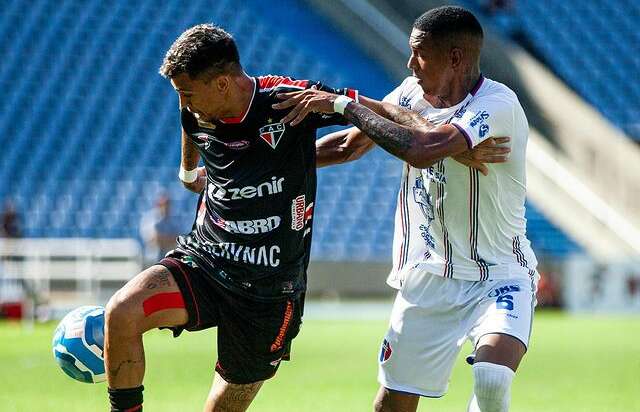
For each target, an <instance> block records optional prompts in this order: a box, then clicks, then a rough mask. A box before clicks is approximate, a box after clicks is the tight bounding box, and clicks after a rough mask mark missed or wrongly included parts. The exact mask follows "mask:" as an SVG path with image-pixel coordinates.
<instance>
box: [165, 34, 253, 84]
mask: <svg viewBox="0 0 640 412" xmlns="http://www.w3.org/2000/svg"><path fill="white" fill-rule="evenodd" d="M241 70H242V66H241V65H240V55H239V54H238V48H237V47H236V42H235V41H234V40H233V37H232V36H231V34H229V33H227V32H226V31H224V30H223V29H222V28H220V27H217V26H214V25H213V24H198V25H197V26H193V27H191V28H190V29H188V30H187V31H185V32H184V33H182V34H181V35H180V37H178V39H177V40H176V41H175V42H173V44H172V45H171V47H170V48H169V50H168V51H167V54H166V55H165V56H164V61H163V62H162V66H160V70H159V72H160V74H161V75H162V76H164V77H166V78H172V77H175V76H177V75H179V74H182V73H186V74H188V75H189V77H191V78H192V79H194V78H196V77H197V76H200V75H202V74H206V75H207V76H211V77H213V76H216V75H218V74H222V73H234V72H238V71H241Z"/></svg>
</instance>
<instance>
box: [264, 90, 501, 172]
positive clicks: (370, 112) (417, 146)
mask: <svg viewBox="0 0 640 412" xmlns="http://www.w3.org/2000/svg"><path fill="white" fill-rule="evenodd" d="M281 97H282V98H283V99H287V100H286V101H284V102H282V103H280V104H278V105H275V106H274V107H276V108H287V107H291V106H296V107H294V109H293V110H291V111H290V112H289V114H287V116H285V117H284V118H283V119H282V122H288V121H291V124H297V123H299V122H300V121H301V120H302V119H303V118H304V117H305V116H306V115H307V114H308V113H311V112H322V113H332V112H333V111H334V108H333V103H334V101H335V99H336V97H337V96H336V95H332V94H329V93H325V92H321V91H315V90H307V91H305V92H298V93H286V94H283V95H282V96H281ZM360 101H361V103H356V102H350V103H348V104H347V106H346V107H345V109H344V114H343V115H344V117H345V118H346V119H347V120H349V121H350V122H351V123H353V125H354V126H356V127H357V128H358V129H360V130H362V131H363V132H364V133H366V135H367V136H369V137H370V139H371V140H373V141H374V142H375V143H377V144H378V145H379V146H381V147H382V148H383V149H385V150H386V151H388V152H389V153H391V154H392V155H394V156H396V157H398V158H400V159H402V160H404V161H405V162H407V163H409V164H410V165H412V166H414V167H418V168H425V167H429V166H431V165H432V164H434V163H435V162H437V161H439V160H441V159H444V158H446V157H449V156H453V157H454V158H456V160H458V161H461V160H459V159H466V160H467V161H466V162H465V161H461V163H463V164H465V165H467V166H470V167H475V168H477V169H480V171H482V173H484V174H486V173H487V172H488V169H487V168H486V166H484V165H483V166H479V163H480V162H477V163H474V162H472V161H469V159H472V160H477V159H476V157H477V156H474V155H472V154H468V153H467V154H466V157H465V156H464V154H465V153H466V152H469V151H470V142H468V141H467V139H466V137H465V136H464V135H463V134H462V132H461V131H460V130H459V129H458V128H457V127H456V126H453V125H450V124H445V125H440V126H435V125H433V124H432V123H430V122H429V121H428V120H426V119H424V118H423V117H422V116H420V115H419V114H418V113H416V112H412V111H410V110H407V109H404V108H401V107H399V106H395V105H392V104H389V103H385V102H378V101H376V100H373V99H368V98H366V97H361V98H360ZM367 106H369V107H367ZM383 116H385V117H388V118H389V119H392V120H393V121H392V120H388V119H387V118H385V117H383ZM398 123H402V124H398ZM405 125H406V126H405ZM502 140H503V141H502V142H501V143H504V139H502ZM488 145H492V146H495V145H496V142H495V141H490V143H488ZM485 150H486V148H485ZM508 152H509V149H508V148H502V147H492V148H490V153H489V154H490V155H491V157H490V158H489V160H483V161H488V162H493V163H500V162H504V161H506V159H507V156H506V155H508ZM459 155H462V156H461V157H458V156H459ZM477 165H478V166H477Z"/></svg>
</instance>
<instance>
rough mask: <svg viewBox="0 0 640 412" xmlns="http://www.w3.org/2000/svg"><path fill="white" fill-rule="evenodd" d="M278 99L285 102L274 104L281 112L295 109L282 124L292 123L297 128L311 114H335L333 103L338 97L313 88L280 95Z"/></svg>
mask: <svg viewBox="0 0 640 412" xmlns="http://www.w3.org/2000/svg"><path fill="white" fill-rule="evenodd" d="M276 97H277V98H278V99H282V100H284V101H283V102H280V103H276V104H274V105H273V106H272V107H273V108H274V109H278V110H281V109H287V108H289V107H293V109H292V110H291V111H290V112H289V113H288V114H287V115H286V116H285V117H283V118H282V120H280V122H281V123H289V122H291V126H295V125H297V124H298V123H300V122H301V121H302V120H303V119H304V118H305V117H307V115H308V114H309V113H333V112H334V110H333V102H334V101H335V100H336V97H338V96H337V95H335V94H332V93H327V92H323V91H322V90H317V89H314V88H311V89H307V90H300V91H297V92H289V93H278V94H277V95H276ZM294 106H295V107H294Z"/></svg>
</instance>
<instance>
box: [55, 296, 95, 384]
mask: <svg viewBox="0 0 640 412" xmlns="http://www.w3.org/2000/svg"><path fill="white" fill-rule="evenodd" d="M53 356H54V358H55V360H56V362H57V363H58V365H59V366H60V367H61V368H62V370H63V371H64V373H66V374H67V375H69V376H71V377H72V378H73V379H75V380H78V381H80V382H85V383H97V382H103V381H105V380H106V375H105V373H104V308H103V307H102V306H82V307H79V308H77V309H75V310H73V311H71V312H69V313H68V314H67V316H65V317H64V318H63V319H62V320H61V321H60V324H59V325H58V327H57V328H56V331H55V333H54V335H53Z"/></svg>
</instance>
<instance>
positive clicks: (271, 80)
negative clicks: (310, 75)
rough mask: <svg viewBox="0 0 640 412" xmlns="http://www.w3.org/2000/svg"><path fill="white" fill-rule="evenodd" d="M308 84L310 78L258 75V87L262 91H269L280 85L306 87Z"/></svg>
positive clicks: (297, 87) (295, 87)
mask: <svg viewBox="0 0 640 412" xmlns="http://www.w3.org/2000/svg"><path fill="white" fill-rule="evenodd" d="M308 84H309V80H294V79H292V78H291V77H284V76H272V75H268V76H261V77H258V88H259V89H260V91H261V92H268V91H271V90H273V89H277V88H279V87H288V88H294V89H305V88H306V87H307V85H308Z"/></svg>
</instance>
